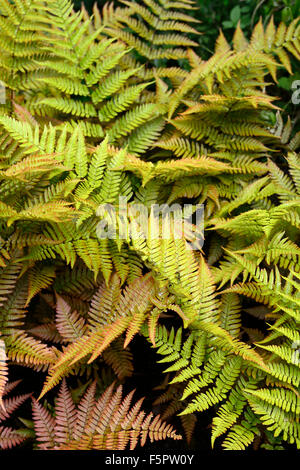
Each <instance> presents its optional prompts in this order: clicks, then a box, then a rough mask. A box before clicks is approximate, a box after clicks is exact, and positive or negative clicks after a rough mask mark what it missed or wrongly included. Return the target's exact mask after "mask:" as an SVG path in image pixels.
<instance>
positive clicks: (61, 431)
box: [55, 380, 77, 444]
mask: <svg viewBox="0 0 300 470" xmlns="http://www.w3.org/2000/svg"><path fill="white" fill-rule="evenodd" d="M76 421H77V411H76V408H75V405H74V402H73V399H72V395H71V393H70V391H69V389H68V387H67V384H66V381H65V380H63V381H62V384H61V387H60V391H59V394H58V397H57V401H56V405H55V439H56V442H57V443H59V444H62V443H64V442H66V441H70V440H71V439H72V438H73V437H74V429H75V425H76Z"/></svg>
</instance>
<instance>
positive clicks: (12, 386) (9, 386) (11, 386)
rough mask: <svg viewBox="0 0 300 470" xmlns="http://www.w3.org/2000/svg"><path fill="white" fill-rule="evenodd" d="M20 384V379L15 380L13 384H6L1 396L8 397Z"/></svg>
mask: <svg viewBox="0 0 300 470" xmlns="http://www.w3.org/2000/svg"><path fill="white" fill-rule="evenodd" d="M21 382H22V380H21V379H19V380H15V381H14V382H7V383H6V385H5V388H4V392H3V396H4V397H5V396H6V395H8V394H9V393H10V392H11V391H12V390H14V389H15V388H16V387H17V386H18V385H19V384H20V383H21Z"/></svg>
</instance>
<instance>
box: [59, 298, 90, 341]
mask: <svg viewBox="0 0 300 470" xmlns="http://www.w3.org/2000/svg"><path fill="white" fill-rule="evenodd" d="M56 298H57V303H56V326H57V330H58V332H59V333H60V335H61V336H62V337H63V338H64V339H65V340H66V341H68V342H73V341H76V340H77V339H78V338H81V337H82V336H83V335H84V334H85V331H86V325H85V321H84V318H83V317H81V316H80V315H79V314H78V313H77V312H76V311H74V312H71V307H70V305H68V304H67V302H66V301H65V300H64V299H63V298H62V297H61V296H60V295H58V294H57V295H56Z"/></svg>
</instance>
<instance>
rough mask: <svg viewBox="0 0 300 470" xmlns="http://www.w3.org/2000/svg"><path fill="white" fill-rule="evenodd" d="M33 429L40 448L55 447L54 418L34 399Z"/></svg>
mask: <svg viewBox="0 0 300 470" xmlns="http://www.w3.org/2000/svg"><path fill="white" fill-rule="evenodd" d="M32 412H33V421H34V430H35V434H36V438H37V441H38V443H39V448H40V449H45V448H47V449H53V448H54V447H55V419H54V418H53V417H52V416H51V414H50V413H49V411H47V410H46V408H44V407H43V406H42V405H41V404H40V403H38V402H37V401H36V400H35V399H33V400H32Z"/></svg>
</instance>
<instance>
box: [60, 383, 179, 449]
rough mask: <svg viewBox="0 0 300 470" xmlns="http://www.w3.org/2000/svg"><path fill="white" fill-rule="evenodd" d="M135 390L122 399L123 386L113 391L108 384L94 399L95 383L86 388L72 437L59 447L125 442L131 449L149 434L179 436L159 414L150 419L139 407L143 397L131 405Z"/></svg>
mask: <svg viewBox="0 0 300 470" xmlns="http://www.w3.org/2000/svg"><path fill="white" fill-rule="evenodd" d="M133 394H134V390H133V391H131V392H130V393H129V394H128V395H127V396H126V397H125V398H124V399H122V386H121V385H120V386H119V387H118V388H117V389H116V391H115V392H114V384H111V385H110V386H109V387H108V388H107V389H106V390H105V391H104V393H103V394H102V395H101V396H100V398H99V399H98V400H97V401H96V402H95V399H94V395H95V383H94V384H92V385H91V386H90V387H89V389H88V390H87V392H86V394H85V396H84V398H83V399H82V400H81V402H80V404H79V406H78V414H77V424H76V428H75V431H74V437H73V439H71V440H69V441H68V440H65V442H64V443H63V442H62V443H61V445H60V446H59V447H57V449H58V450H75V449H77V450H90V449H97V450H124V449H125V448H126V447H127V445H128V444H129V445H130V448H131V449H134V448H135V447H136V446H137V445H138V443H139V442H140V444H141V445H142V446H143V445H144V444H145V442H146V439H147V438H148V437H149V438H150V440H151V441H155V440H160V439H166V438H167V437H171V438H173V439H181V436H179V435H177V434H176V432H175V431H174V429H173V427H172V426H171V425H170V424H167V423H165V422H163V421H162V420H161V418H160V416H156V417H155V418H154V419H153V415H152V413H150V414H149V415H147V416H146V415H145V412H144V411H140V409H141V405H142V402H143V399H140V400H139V401H138V402H137V403H136V404H135V405H134V406H133V407H132V408H131V402H132V397H133Z"/></svg>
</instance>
